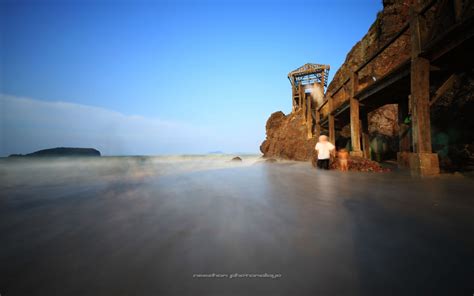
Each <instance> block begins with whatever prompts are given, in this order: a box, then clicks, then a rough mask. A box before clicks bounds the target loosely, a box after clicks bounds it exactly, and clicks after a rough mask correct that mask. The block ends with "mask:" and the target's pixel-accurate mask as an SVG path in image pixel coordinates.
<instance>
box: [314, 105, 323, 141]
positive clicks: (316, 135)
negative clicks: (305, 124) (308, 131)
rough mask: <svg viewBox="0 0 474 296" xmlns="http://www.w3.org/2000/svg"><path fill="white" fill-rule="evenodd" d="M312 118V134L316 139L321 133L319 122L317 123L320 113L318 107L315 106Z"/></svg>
mask: <svg viewBox="0 0 474 296" xmlns="http://www.w3.org/2000/svg"><path fill="white" fill-rule="evenodd" d="M314 117H315V118H314V120H315V123H316V124H315V130H314V136H315V137H316V139H318V138H319V136H320V135H321V124H320V123H319V121H320V120H321V114H320V113H319V111H318V108H316V110H315V116H314Z"/></svg>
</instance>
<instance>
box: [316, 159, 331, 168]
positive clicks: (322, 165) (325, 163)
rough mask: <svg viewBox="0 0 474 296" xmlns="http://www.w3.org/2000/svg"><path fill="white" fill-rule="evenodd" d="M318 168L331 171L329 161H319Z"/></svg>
mask: <svg viewBox="0 0 474 296" xmlns="http://www.w3.org/2000/svg"><path fill="white" fill-rule="evenodd" d="M318 168H320V169H325V170H329V159H318Z"/></svg>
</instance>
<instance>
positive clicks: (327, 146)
mask: <svg viewBox="0 0 474 296" xmlns="http://www.w3.org/2000/svg"><path fill="white" fill-rule="evenodd" d="M334 148H335V147H334V145H333V144H331V143H330V142H318V143H317V144H316V147H315V149H316V150H317V151H318V159H329V158H330V156H331V155H330V153H331V151H332V150H334Z"/></svg>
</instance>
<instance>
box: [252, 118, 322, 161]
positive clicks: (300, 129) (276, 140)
mask: <svg viewBox="0 0 474 296" xmlns="http://www.w3.org/2000/svg"><path fill="white" fill-rule="evenodd" d="M266 133H267V137H266V139H265V141H263V143H262V145H260V151H261V152H262V153H263V157H265V158H272V157H273V158H283V159H292V160H303V161H304V160H310V159H311V157H312V156H313V154H314V146H315V145H316V139H314V138H312V139H308V138H307V131H306V125H305V121H304V116H303V112H302V111H301V110H300V111H297V112H294V113H291V114H289V115H285V114H283V112H281V111H278V112H275V113H273V114H272V115H271V116H270V118H268V120H267V125H266Z"/></svg>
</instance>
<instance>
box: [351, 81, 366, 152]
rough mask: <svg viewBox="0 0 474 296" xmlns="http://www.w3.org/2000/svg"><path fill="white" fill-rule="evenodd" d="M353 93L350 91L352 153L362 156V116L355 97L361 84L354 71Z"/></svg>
mask: <svg viewBox="0 0 474 296" xmlns="http://www.w3.org/2000/svg"><path fill="white" fill-rule="evenodd" d="M350 85H351V93H350V98H349V100H350V113H351V114H350V120H351V144H352V151H351V155H353V156H360V157H362V155H363V154H362V151H361V149H360V118H359V101H358V100H357V99H356V98H355V94H356V92H357V88H358V85H359V79H358V77H357V73H355V72H352V74H351V79H350Z"/></svg>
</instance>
